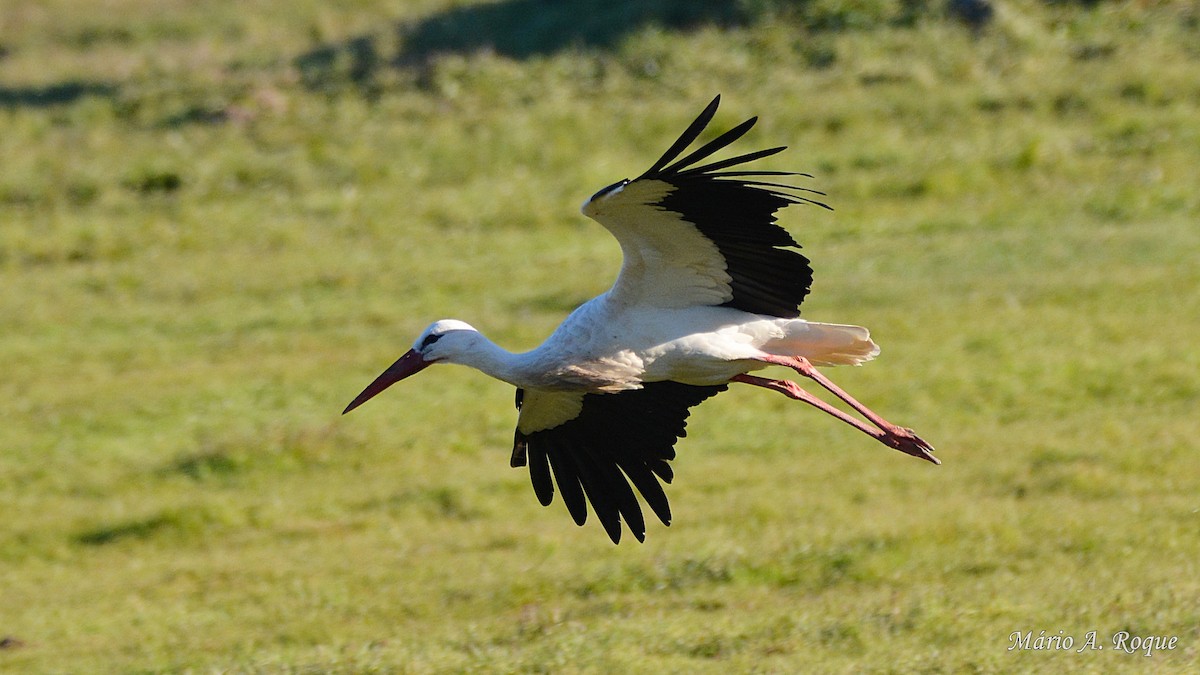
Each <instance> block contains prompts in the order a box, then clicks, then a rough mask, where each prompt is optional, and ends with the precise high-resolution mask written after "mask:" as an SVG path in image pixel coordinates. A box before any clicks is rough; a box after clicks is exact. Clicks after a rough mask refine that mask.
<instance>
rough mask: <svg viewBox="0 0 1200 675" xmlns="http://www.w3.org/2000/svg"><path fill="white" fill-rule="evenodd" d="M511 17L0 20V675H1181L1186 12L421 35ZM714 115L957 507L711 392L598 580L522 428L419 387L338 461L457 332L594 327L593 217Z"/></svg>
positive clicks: (1195, 201) (1185, 653)
mask: <svg viewBox="0 0 1200 675" xmlns="http://www.w3.org/2000/svg"><path fill="white" fill-rule="evenodd" d="M526 4H527V3H523V2H521V1H520V0H508V1H507V2H496V3H491V4H490V8H489V9H487V10H482V9H479V7H481V6H482V4H479V5H478V6H477V5H461V6H460V5H459V4H458V3H446V2H443V1H442V0H430V1H428V2H419V3H418V2H377V3H358V2H354V3H316V2H301V3H242V4H241V5H229V4H227V3H215V2H206V3H183V2H172V3H161V2H144V1H142V2H138V1H134V0H123V1H121V2H110V3H79V2H72V1H67V0H62V1H60V2H50V3H47V2H37V3H34V2H17V3H11V2H10V3H6V4H4V5H3V6H2V7H0V361H2V362H3V363H4V377H3V378H2V379H0V393H2V395H3V398H4V400H5V401H6V407H5V413H4V415H3V420H4V421H3V423H2V424H0V448H3V452H2V453H0V504H2V506H3V511H4V513H5V516H6V517H5V519H4V530H3V533H4V534H3V537H0V639H2V638H5V637H9V638H11V640H9V641H6V642H3V643H0V644H2V645H4V646H3V648H0V670H5V671H8V670H13V671H16V672H20V671H27V672H161V671H168V672H220V671H233V672H246V671H250V672H458V671H464V670H483V671H500V672H511V671H519V672H526V671H532V672H572V671H582V672H747V671H767V672H800V671H822V672H862V671H869V672H913V671H916V672H940V671H945V672H972V671H974V672H999V671H1018V672H1022V671H1023V672H1031V671H1043V670H1054V671H1078V672H1110V671H1117V670H1123V669H1139V668H1140V669H1146V670H1151V669H1153V670H1156V671H1169V670H1177V671H1180V672H1184V671H1187V670H1188V669H1189V667H1191V668H1194V666H1195V663H1196V662H1197V660H1198V658H1200V657H1198V648H1197V644H1200V643H1198V640H1200V632H1198V629H1197V626H1200V609H1198V608H1197V605H1196V603H1195V598H1196V597H1198V596H1200V584H1198V582H1197V579H1200V570H1198V569H1197V563H1196V561H1197V559H1200V546H1198V544H1197V538H1196V536H1195V532H1196V531H1197V524H1198V515H1197V514H1198V509H1200V501H1198V500H1197V496H1196V495H1197V494H1200V471H1197V460H1196V452H1197V443H1196V440H1195V439H1196V438H1197V435H1198V432H1200V425H1197V423H1196V422H1195V421H1194V418H1195V407H1196V403H1197V401H1198V400H1200V379H1198V378H1197V375H1196V373H1197V372H1200V350H1197V349H1196V347H1195V346H1194V345H1193V342H1194V340H1193V335H1194V334H1195V333H1196V332H1197V330H1198V329H1200V324H1198V321H1200V318H1198V317H1200V296H1198V295H1197V293H1196V289H1197V287H1198V286H1200V272H1198V271H1197V270H1198V268H1197V265H1196V262H1197V260H1200V233H1198V231H1197V229H1196V223H1197V221H1198V220H1200V196H1198V194H1200V193H1197V191H1196V190H1195V185H1194V184H1195V173H1196V166H1197V164H1196V162H1197V159H1196V158H1197V157H1200V126H1197V124H1196V120H1197V119H1200V80H1197V79H1196V77H1195V73H1196V72H1197V68H1198V67H1200V49H1197V47H1196V45H1197V44H1200V40H1197V37H1198V35H1197V25H1198V24H1197V20H1198V18H1197V14H1196V11H1195V9H1194V8H1193V7H1191V6H1190V4H1189V3H1185V2H1160V3H1149V5H1146V4H1144V3H1143V4H1136V3H1135V4H1125V3H1112V2H1099V3H1093V4H1088V3H1083V4H1075V3H1052V4H1046V5H1043V4H1039V3H1035V2H1026V1H1024V0H1021V1H1019V2H1015V3H1012V4H1009V3H1004V4H1001V6H1000V8H999V12H998V14H997V17H996V20H995V22H994V23H993V24H992V25H991V26H990V27H989V28H987V29H986V30H985V31H984V32H983V33H982V34H980V35H978V36H974V35H972V33H971V32H970V31H969V30H968V29H966V28H965V27H963V26H961V25H958V24H957V23H955V22H954V21H953V20H951V19H949V18H947V17H946V16H944V13H943V11H942V9H941V6H940V5H934V4H930V5H925V4H923V3H900V2H894V3H893V2H890V1H888V0H879V1H878V2H856V3H837V2H812V3H776V2H745V3H734V4H732V5H729V4H726V5H722V4H721V3H699V2H698V3H692V4H688V5H686V7H687V9H686V10H681V9H679V7H683V5H679V6H677V7H676V9H677V10H678V11H679V12H680V13H679V14H671V13H670V11H669V10H670V8H669V6H670V5H671V3H668V2H665V1H664V2H650V3H632V2H617V3H615V4H612V7H613V8H614V9H613V11H620V12H625V14H623V15H622V16H626V17H630V18H632V19H633V20H635V23H631V24H629V25H627V26H623V27H622V28H621V29H620V30H607V29H605V30H603V31H600V30H599V29H595V28H594V29H592V30H593V32H592V33H587V32H586V31H585V32H583V33H579V32H572V31H578V30H579V29H578V28H577V26H576V24H569V25H568V23H563V22H565V21H566V19H567V18H569V17H566V16H565V15H560V14H555V13H554V12H550V13H547V14H544V15H542V17H541V23H537V22H532V23H528V24H527V25H528V27H529V28H528V31H529V32H528V34H527V35H526V34H522V35H519V36H512V35H507V34H506V35H504V36H492V37H493V38H494V40H495V41H496V42H497V45H496V47H495V48H494V49H491V50H489V49H478V48H477V47H478V44H479V43H478V41H477V40H476V37H475V36H472V37H471V38H470V39H469V40H468V39H466V38H464V37H461V36H460V37H457V38H455V37H453V35H450V34H448V33H446V32H445V26H446V23H445V22H447V21H449V22H451V25H450V27H451V28H453V27H454V26H460V27H461V26H473V25H476V24H473V23H470V21H474V20H478V19H479V18H480V17H483V18H491V17H495V16H502V17H503V18H504V19H505V20H510V19H521V17H520V16H517V15H516V14H503V13H504V12H509V13H513V12H516V11H517V10H520V9H522V8H523V7H525V6H526ZM452 6H453V7H454V8H456V9H454V8H452ZM588 7H589V9H590V5H589V6H588ZM731 7H732V9H731ZM555 11H556V12H559V11H561V10H555ZM472 12H475V13H474V14H472ZM488 12H491V14H489V13H488ZM495 12H500V13H502V14H495ZM639 12H649V14H639ZM647 16H649V17H650V18H651V19H655V17H657V19H655V20H645V17H647ZM639 17H640V18H639ZM439 21H440V22H441V23H438V22H439ZM454 22H460V23H454ZM555 22H559V23H558V24H556V23H555ZM485 23H486V22H485ZM517 23H519V24H521V22H520V21H518V22H517ZM560 24H561V25H560ZM585 24H586V22H583V23H582V24H579V25H585ZM521 25H526V24H521ZM587 25H590V24H587ZM439 26H441V28H439ZM398 27H399V28H400V29H402V30H400V31H399V32H398V30H397V28H398ZM539 30H541V31H548V32H541V33H539V32H538V31H539ZM405 31H407V32H405ZM595 31H599V32H595ZM404 35H408V36H409V40H410V41H415V40H416V39H417V38H420V40H422V41H424V42H422V43H421V44H423V45H425V47H424V48H423V49H424V51H420V52H419V53H417V52H412V51H406V49H412V47H411V44H409V45H407V46H406V43H405V41H404V40H405V38H404ZM414 36H415V37H414ZM485 37H486V36H485ZM501 37H502V38H503V39H502V40H501V39H500V38H501ZM716 93H721V94H723V97H724V104H723V107H722V109H721V111H720V113H719V114H718V117H717V126H718V127H723V126H729V125H732V124H735V123H737V122H740V121H741V120H742V119H744V118H745V117H748V116H750V115H754V114H758V115H761V117H762V119H761V122H760V125H759V127H758V128H756V129H755V130H754V132H752V134H751V136H750V138H749V139H748V142H750V143H752V144H753V143H757V144H759V145H761V146H763V147H766V146H770V145H775V144H781V143H786V144H788V145H790V146H791V150H790V151H789V152H788V153H785V154H783V155H781V156H779V157H774V158H771V159H770V160H769V161H768V162H767V163H766V164H767V165H769V166H771V167H773V168H788V169H799V170H803V171H808V172H810V173H813V174H814V176H815V177H814V178H813V179H811V180H809V181H807V182H806V183H805V185H809V186H812V187H814V188H816V189H820V190H823V191H826V192H827V193H828V194H829V197H828V200H829V201H830V203H831V204H832V205H833V206H834V207H835V209H836V210H835V211H834V212H833V213H829V212H825V211H823V210H820V209H815V208H799V207H798V208H795V209H791V210H789V211H788V212H786V214H785V216H784V224H785V225H786V226H787V227H788V228H789V229H790V230H791V231H792V232H794V233H795V235H796V236H797V238H798V239H799V240H800V241H802V242H803V243H804V245H805V252H806V253H807V254H809V255H810V257H811V258H812V259H813V264H814V267H815V268H816V272H817V277H816V283H815V287H814V293H813V295H812V296H811V298H810V299H809V300H808V301H807V302H806V305H805V312H806V314H805V315H806V316H808V317H810V318H813V319H817V320H828V321H844V322H850V323H859V324H863V325H867V326H869V327H870V328H871V329H872V332H873V335H874V336H875V338H876V339H877V340H878V341H879V342H880V343H881V345H882V347H883V352H882V354H881V356H880V358H879V359H878V360H877V361H876V362H874V363H872V364H870V365H869V366H867V367H864V368H857V369H842V370H836V371H832V372H831V373H830V374H831V376H832V377H833V378H834V379H835V380H836V381H838V382H839V383H841V384H843V385H844V386H845V387H846V388H848V389H849V390H851V391H852V392H854V393H855V394H856V395H857V396H859V397H860V398H861V399H863V400H864V401H865V402H867V403H869V404H871V405H872V406H873V407H875V408H876V409H878V410H880V411H881V412H883V413H884V414H885V415H886V416H888V417H889V418H891V419H894V420H896V421H898V422H901V423H904V424H908V425H911V426H914V427H916V428H917V429H918V430H919V431H920V432H921V433H922V435H923V436H925V437H926V438H928V439H930V440H931V441H932V442H933V443H934V444H935V445H936V446H937V447H938V454H939V456H940V457H942V458H943V460H944V462H945V464H944V465H943V466H942V467H941V468H937V469H935V468H933V467H929V466H925V465H923V464H921V463H918V462H915V461H912V460H911V459H909V458H906V457H903V456H901V455H899V454H898V453H893V452H890V451H888V450H886V449H884V448H882V447H880V446H878V445H877V444H873V443H871V442H870V441H869V439H866V438H864V437H862V436H861V435H859V434H856V433H855V432H854V431H853V430H850V429H848V428H845V427H844V426H843V425H839V424H837V423H836V422H835V421H833V420H831V419H828V418H826V417H823V416H820V415H818V414H816V413H815V412H813V411H811V410H808V409H805V408H803V407H802V406H798V405H797V404H795V403H794V402H791V401H788V400H785V399H783V398H782V397H778V396H772V395H771V394H769V393H768V392H764V391H757V390H753V389H749V388H746V389H736V388H735V390H734V391H731V392H729V393H727V394H723V395H722V396H720V397H717V398H716V399H714V400H712V401H711V402H708V403H706V404H705V405H704V406H703V407H701V408H699V409H698V410H697V413H696V414H695V415H694V416H693V418H692V419H691V421H690V422H689V432H690V433H689V436H688V438H686V439H684V440H683V441H682V442H681V443H680V446H679V451H680V456H679V459H678V460H677V461H676V462H675V468H676V474H677V480H676V482H675V484H674V485H673V486H671V488H670V497H671V500H672V506H673V511H674V513H675V522H674V524H673V525H672V526H671V527H670V528H665V527H662V526H661V525H652V526H651V527H650V529H649V533H648V539H647V542H646V543H645V544H644V545H636V544H632V543H627V544H622V545H621V546H619V547H613V546H612V545H611V544H609V543H608V542H607V541H606V539H605V537H604V535H603V532H602V531H601V530H600V528H599V527H598V526H596V525H595V523H589V524H588V525H587V526H586V527H584V528H576V527H575V526H574V524H573V523H572V522H571V521H570V519H569V517H568V515H567V514H566V512H565V509H563V508H562V507H561V506H560V505H559V504H557V503H556V504H554V505H552V506H551V507H550V508H545V509H543V508H541V507H539V506H538V505H537V503H536V500H535V499H534V496H533V494H532V491H531V490H530V488H529V484H528V477H527V475H526V474H524V473H523V472H520V471H514V470H510V469H508V467H507V460H508V451H509V449H510V443H511V438H512V436H511V434H512V425H513V423H514V421H515V411H514V410H513V409H512V392H511V389H510V388H509V387H507V386H506V385H503V384H500V383H496V382H492V381H488V380H487V379H486V378H483V377H482V376H479V375H478V374H475V373H471V372H468V371H466V370H465V369H455V368H441V369H437V370H436V371H431V372H429V373H426V374H424V375H422V376H421V377H419V378H417V379H415V380H414V381H412V382H406V383H405V384H404V385H403V386H401V387H398V388H395V389H394V390H390V391H389V392H388V393H387V394H386V395H385V396H382V397H380V398H379V399H378V400H377V401H373V402H372V403H371V404H370V405H369V406H365V407H363V408H362V409H361V410H359V411H356V412H355V413H354V414H353V415H351V416H349V417H346V418H342V417H340V415H339V414H338V413H339V412H340V411H341V409H342V407H344V405H345V404H346V402H347V401H348V400H349V399H350V398H351V397H352V396H353V395H354V394H355V393H356V392H357V391H359V390H360V389H361V387H362V386H363V385H364V384H365V383H366V382H367V381H368V380H369V379H370V378H371V377H373V376H374V375H376V374H377V373H378V372H379V371H380V370H381V369H382V368H383V367H384V366H386V365H387V364H388V363H390V362H391V360H392V359H394V358H395V357H396V356H397V355H398V354H399V353H400V352H402V351H403V350H404V349H405V348H406V347H407V345H408V344H409V343H410V341H411V340H412V338H413V336H415V335H416V333H417V332H418V331H419V330H420V329H421V328H422V327H423V326H424V325H426V324H427V323H429V322H430V321H432V320H434V319H436V318H441V317H457V318H460V319H464V320H467V321H470V322H471V323H472V324H474V325H476V326H478V327H480V328H481V329H484V330H485V331H486V332H488V333H489V335H491V336H492V337H493V338H495V339H496V340H497V341H498V342H500V343H501V344H504V345H506V346H509V347H510V348H513V349H523V348H529V347H532V346H534V345H536V344H537V343H538V342H539V341H540V340H541V339H542V338H543V337H544V336H545V335H546V334H548V333H549V331H550V330H552V329H553V327H554V326H555V325H556V324H557V322H558V321H559V320H561V318H562V317H563V316H564V315H565V314H566V313H567V312H568V311H570V309H572V308H573V307H574V306H575V305H576V304H578V303H579V302H581V301H583V300H585V299H587V298H589V297H591V296H592V295H594V294H596V293H599V292H602V291H603V290H604V289H605V288H607V286H608V285H609V284H610V283H611V280H612V278H613V275H614V274H615V272H616V269H617V266H618V265H619V250H618V248H617V246H616V244H615V243H614V242H613V241H612V240H611V238H610V237H609V236H608V235H607V233H605V232H604V231H603V230H602V228H600V227H599V226H598V225H595V224H594V223H591V222H590V221H587V220H586V219H584V218H583V217H582V216H580V215H579V213H578V205H579V203H580V202H581V201H582V200H583V199H584V198H585V197H586V196H587V195H589V194H591V193H592V192H593V191H594V190H595V189H596V188H597V187H600V186H602V185H606V184H608V183H611V182H612V181H613V180H616V179H619V178H622V177H625V176H632V175H636V174H637V173H639V172H640V171H641V170H643V169H644V168H645V167H646V166H647V165H648V163H649V162H651V161H652V160H653V159H654V158H655V157H657V155H658V153H659V152H661V150H662V148H663V147H664V146H665V144H666V143H669V142H670V140H672V139H673V138H674V136H675V135H676V134H677V133H678V132H679V130H680V128H681V127H682V125H685V124H686V123H687V122H688V121H690V120H691V118H692V117H693V116H694V115H695V114H696V113H697V111H698V110H699V109H700V107H702V106H703V104H704V103H706V102H707V101H708V100H709V99H710V98H711V97H712V95H713V94H716ZM1018 630H1020V631H1028V630H1032V631H1034V633H1035V634H1036V633H1037V631H1040V630H1046V631H1047V633H1050V634H1057V632H1058V631H1060V630H1062V631H1064V632H1065V633H1066V634H1069V635H1073V636H1074V637H1075V640H1076V642H1077V644H1078V643H1079V641H1080V640H1081V639H1082V636H1083V634H1084V633H1085V632H1086V631H1089V630H1096V631H1099V633H1100V635H1101V638H1102V639H1104V640H1108V637H1109V636H1110V635H1111V634H1112V633H1114V632H1116V631H1118V630H1128V631H1131V632H1133V633H1135V634H1141V635H1152V634H1153V635H1175V636H1178V637H1179V647H1178V648H1177V649H1175V650H1173V651H1170V652H1162V653H1159V654H1156V655H1154V656H1153V657H1151V658H1146V657H1144V656H1139V655H1128V654H1118V653H1114V652H1113V650H1112V649H1111V647H1110V648H1107V649H1106V650H1105V651H1096V652H1085V653H1074V652H1055V653H1049V652H1032V651H1031V652H1009V651H1006V649H1007V647H1008V646H1009V644H1010V643H1009V641H1008V636H1009V635H1010V634H1011V633H1012V632H1013V631H1018ZM1106 644H1111V643H1106Z"/></svg>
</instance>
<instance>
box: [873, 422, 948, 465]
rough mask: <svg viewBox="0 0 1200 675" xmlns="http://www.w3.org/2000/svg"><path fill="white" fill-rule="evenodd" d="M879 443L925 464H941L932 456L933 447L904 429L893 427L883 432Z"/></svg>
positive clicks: (911, 431) (914, 433)
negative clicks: (923, 461) (925, 462)
mask: <svg viewBox="0 0 1200 675" xmlns="http://www.w3.org/2000/svg"><path fill="white" fill-rule="evenodd" d="M879 441H880V442H881V443H883V444H884V445H886V446H888V447H889V448H895V449H896V450H899V451H900V452H903V453H904V454H906V455H912V456H913V457H917V458H919V459H923V460H925V461H927V462H933V463H934V464H941V463H942V461H941V460H940V459H938V458H937V457H934V456H933V446H932V445H930V444H929V443H927V442H926V441H925V439H923V438H921V437H920V436H918V435H917V434H916V432H914V431H913V430H912V429H909V428H906V427H896V426H893V427H891V428H890V429H886V430H884V432H883V436H881V437H880V438H879Z"/></svg>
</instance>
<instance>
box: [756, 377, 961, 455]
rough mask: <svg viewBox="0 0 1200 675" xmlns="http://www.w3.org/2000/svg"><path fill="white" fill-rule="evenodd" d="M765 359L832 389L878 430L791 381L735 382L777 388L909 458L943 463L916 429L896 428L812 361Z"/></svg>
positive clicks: (758, 379)
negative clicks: (838, 384)
mask: <svg viewBox="0 0 1200 675" xmlns="http://www.w3.org/2000/svg"><path fill="white" fill-rule="evenodd" d="M761 360H762V361H765V362H767V363H772V364H775V365H780V366H787V367H789V368H791V369H793V370H795V371H796V372H797V373H800V374H801V375H803V376H805V377H807V378H809V379H811V380H813V381H815V382H816V383H817V384H819V385H821V386H822V387H824V388H825V389H828V390H829V391H830V392H831V393H832V394H833V395H835V396H837V397H838V398H840V399H842V400H843V401H845V402H846V403H847V404H849V405H850V407H852V408H854V409H855V410H857V411H858V412H859V413H861V414H862V416H863V417H865V418H867V420H869V421H870V422H871V424H874V425H875V427H878V428H873V427H871V426H870V425H867V424H865V423H863V422H862V421H861V420H858V419H855V418H854V417H851V416H850V415H848V414H847V413H845V412H843V411H841V410H838V409H837V408H835V407H833V406H832V405H829V404H828V403H826V402H825V401H823V400H821V399H819V398H817V397H816V396H813V395H812V394H810V393H809V392H807V391H805V390H804V389H803V388H801V387H800V385H798V384H796V383H795V382H790V381H788V380H769V379H766V378H763V377H755V376H753V375H738V376H737V377H734V378H733V381H734V382H744V383H746V384H753V385H755V386H758V387H765V388H767V389H773V390H775V391H778V392H780V393H782V394H783V395H785V396H787V397H788V398H792V399H795V400H797V401H803V402H804V403H807V404H809V405H811V406H813V407H815V408H817V409H818V410H820V411H822V412H825V413H828V414H830V415H832V416H834V417H836V418H838V419H839V420H841V421H843V422H845V423H846V424H849V425H850V426H852V427H854V428H855V429H858V430H859V431H861V432H863V433H865V434H867V435H869V436H871V437H872V438H874V439H876V440H878V441H879V442H880V443H883V444H884V445H886V446H888V447H890V448H894V449H896V450H899V451H900V452H903V453H904V454H906V455H912V456H913V457H918V458H920V459H924V460H926V461H929V462H933V463H934V464H941V461H940V460H938V458H937V457H934V456H933V455H932V454H931V452H932V450H933V446H932V445H930V444H929V443H927V442H925V440H923V439H922V438H921V437H920V436H917V435H916V433H914V432H913V430H912V429H907V428H904V427H899V426H896V425H895V424H892V423H891V422H888V421H887V420H885V419H883V418H882V417H880V416H879V415H878V414H877V413H876V412H875V411H873V410H871V409H870V408H868V407H867V406H865V405H863V404H862V403H859V402H858V401H857V400H856V399H855V398H854V397H853V396H851V395H850V394H848V393H846V392H845V391H843V390H842V388H841V387H839V386H837V385H836V384H834V383H833V382H830V381H829V379H828V378H826V377H825V376H824V375H822V374H821V373H820V372H818V371H817V369H816V368H815V367H813V365H812V364H811V363H809V362H808V359H804V358H797V357H783V356H774V355H771V356H768V357H767V358H763V359H761Z"/></svg>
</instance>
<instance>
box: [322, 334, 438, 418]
mask: <svg viewBox="0 0 1200 675" xmlns="http://www.w3.org/2000/svg"><path fill="white" fill-rule="evenodd" d="M432 363H433V361H426V360H425V359H423V358H421V354H420V353H418V352H417V350H415V349H410V350H408V352H407V353H405V354H404V356H401V357H400V358H399V359H397V360H396V362H395V363H393V364H392V365H390V366H388V369H387V370H385V371H383V373H381V374H380V375H379V377H377V378H375V381H374V382H372V383H371V384H368V385H367V388H366V389H363V390H362V393H361V394H359V395H358V396H357V397H355V399H354V400H353V401H351V402H350V405H348V406H346V409H345V410H343V411H342V414H343V415H345V414H346V413H348V412H350V411H351V410H354V409H355V408H357V407H358V406H360V405H362V404H364V403H366V402H367V401H368V400H369V399H370V398H371V397H372V396H374V395H375V394H378V393H379V392H381V391H383V390H384V389H387V388H388V387H390V386H392V385H393V384H396V383H397V382H399V381H400V380H403V379H404V378H406V377H408V376H410V375H416V374H417V373H419V372H421V371H422V370H425V369H426V368H428V367H429V366H430V364H432Z"/></svg>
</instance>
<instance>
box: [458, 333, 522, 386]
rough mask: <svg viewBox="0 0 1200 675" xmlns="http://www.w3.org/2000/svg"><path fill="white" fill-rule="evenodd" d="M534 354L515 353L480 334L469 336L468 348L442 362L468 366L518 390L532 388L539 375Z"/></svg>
mask: <svg viewBox="0 0 1200 675" xmlns="http://www.w3.org/2000/svg"><path fill="white" fill-rule="evenodd" d="M537 351H538V350H534V351H531V352H525V353H522V354H514V353H512V352H510V351H508V350H507V349H504V348H503V347H500V346H499V345H497V344H496V343H495V342H492V341H491V340H489V339H488V338H487V336H485V335H483V334H482V333H475V334H473V335H472V336H471V342H470V344H469V348H467V349H465V350H461V351H458V352H457V353H455V354H453V355H452V356H448V357H446V359H445V361H446V362H447V363H457V364H459V365H463V366H470V367H471V368H474V369H476V370H478V371H480V372H482V373H484V374H486V375H490V376H491V377H494V378H496V379H497V380H503V381H505V382H508V383H509V384H512V385H515V386H518V387H533V386H536V385H537V382H538V380H540V379H541V377H539V376H540V375H542V373H541V372H540V369H538V368H537V365H536V363H537V354H536V352H537Z"/></svg>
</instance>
